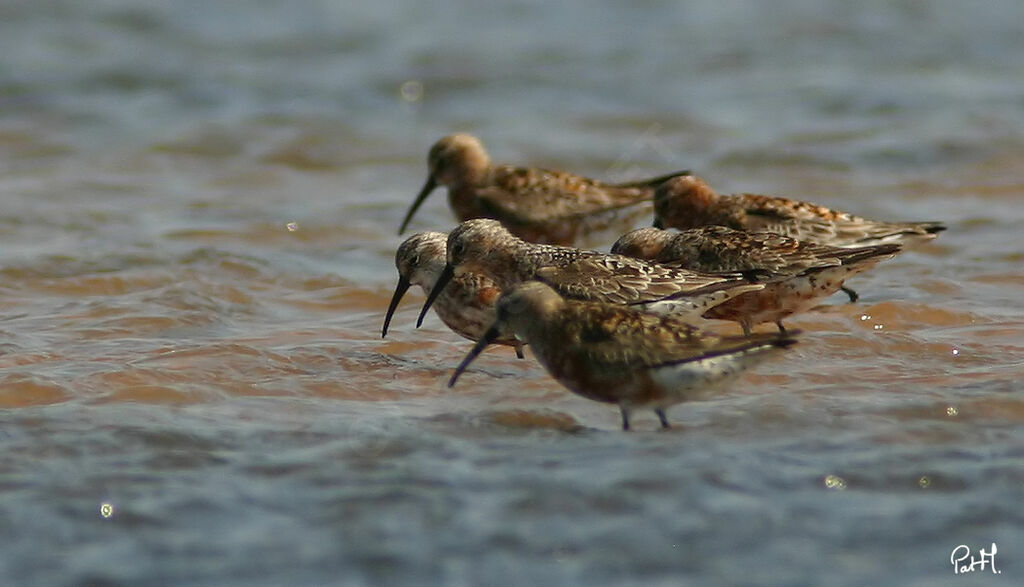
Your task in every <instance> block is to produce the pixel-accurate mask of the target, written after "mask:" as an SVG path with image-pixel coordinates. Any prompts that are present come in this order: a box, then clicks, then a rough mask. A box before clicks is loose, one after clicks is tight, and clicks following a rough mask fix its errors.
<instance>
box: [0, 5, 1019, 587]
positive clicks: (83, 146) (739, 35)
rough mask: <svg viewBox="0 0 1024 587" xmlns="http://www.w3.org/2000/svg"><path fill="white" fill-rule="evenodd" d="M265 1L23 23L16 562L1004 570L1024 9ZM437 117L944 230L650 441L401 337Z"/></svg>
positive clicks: (550, 576) (685, 571)
mask: <svg viewBox="0 0 1024 587" xmlns="http://www.w3.org/2000/svg"><path fill="white" fill-rule="evenodd" d="M249 4H250V5H249V6H247V7H246V8H244V9H243V8H237V7H235V6H234V5H230V6H229V5H227V3H209V2H192V1H187V2H176V3H141V2H129V1H127V0H123V1H118V0H110V1H106V2H99V3H94V2H90V3H83V2H70V1H66V2H62V1H49V2H27V1H22V2H7V3H4V4H3V6H0V80H2V84H0V201H2V202H3V216H2V217H0V251H2V257H0V335H2V336H0V543H2V544H3V545H4V547H3V548H2V549H0V584H4V585H26V584H52V585H61V584H66V585H79V584H124V585H138V584H153V583H170V584H210V585H213V584H216V585H228V584H246V585H254V584H265V585H280V584H310V585H312V584H330V583H335V584H342V583H343V584H346V585H353V584H381V583H385V584H388V583H409V582H423V583H445V584H481V583H518V584H525V583H531V584H584V583H586V584H638V583H643V584H673V585H675V584H681V583H692V584H742V583H748V584H779V585H790V584H835V585H847V584H849V585H862V584H869V583H910V584H922V585H923V584H928V585H933V584H941V583H950V584H952V583H954V582H957V584H960V583H962V582H963V580H972V579H973V580H974V581H978V582H984V583H985V584H999V583H1003V584H1012V583H1016V582H1018V581H1019V577H1020V576H1021V574H1022V573H1024V566H1022V565H1021V563H1020V561H1021V560H1022V557H1024V546H1022V545H1024V515H1022V513H1021V508H1020V503H1022V502H1024V425H1022V424H1024V396H1022V394H1021V391H1022V387H1024V385H1022V384H1021V383H1020V382H1019V379H1020V374H1021V366H1020V365H1021V364H1022V363H1024V337H1022V336H1021V333H1022V330H1024V312H1022V311H1021V302H1020V300H1021V299H1022V298H1024V272H1022V270H1021V263H1022V261H1024V249H1022V245H1021V242H1022V241H1021V239H1020V236H1019V234H1018V231H1019V226H1020V225H1021V223H1022V221H1024V200H1022V195H1024V171H1022V169H1024V138H1022V137H1024V102H1022V101H1021V95H1022V89H1024V75H1022V73H1021V71H1020V63H1021V59H1022V57H1024V34H1022V33H1024V31H1022V30H1021V28H1022V25H1021V23H1024V8H1022V7H1021V5H1019V3H1016V2H1009V1H1005V2H989V3H985V4H984V5H983V6H981V7H973V8H972V9H971V10H969V11H968V10H964V9H963V8H962V6H961V4H959V3H956V2H909V1H908V2H897V3H892V2H869V3H867V4H864V3H859V4H857V5H856V6H854V5H853V4H849V3H845V2H838V1H835V2H810V1H806V2H801V1H790V2H785V3H772V5H771V8H769V7H768V5H767V4H765V5H762V4H761V3H753V2H750V3H741V4H730V5H729V6H723V5H722V4H721V3H719V2H696V3H686V4H685V6H682V5H677V3H673V2H661V1H652V2H646V3H642V4H640V5H631V6H626V5H623V6H619V5H617V4H611V3H609V4H608V5H601V6H600V7H597V6H593V5H591V4H586V5H584V3H582V2H570V3H563V7H560V8H551V7H547V6H544V5H541V4H534V3H529V2H520V3H514V4H508V5H505V6H503V7H497V8H496V7H484V6H478V5H477V4H476V3H472V2H444V3H430V4H425V5H423V6H415V7H398V6H392V5H389V4H387V3H374V4H373V5H372V6H370V5H368V6H363V7H360V8H353V7H351V6H349V3H346V2H331V1H328V0H322V1H313V0H309V1H305V2H279V1H271V0H268V1H265V2H260V3H249ZM453 130H468V131H471V132H474V133H476V134H478V135H479V136H480V137H481V138H482V139H483V140H484V141H485V143H486V144H488V145H489V146H490V149H491V151H492V154H493V155H494V157H495V158H496V159H497V160H499V161H509V162H523V163H527V162H529V163H535V164H542V165H545V166H550V167H562V168H567V169H572V170H576V171H579V172H583V173H587V174H591V175H595V176H601V177H608V178H612V179H625V178H629V177H635V176H640V175H655V174H658V173H663V172H666V171H670V170H674V169H679V168H686V167H689V168H692V169H694V170H697V171H698V172H699V173H700V174H702V175H703V176H705V177H706V178H708V180H709V181H710V182H711V183H712V185H715V186H716V187H718V188H719V189H720V190H722V191H725V192H731V191H743V190H755V191H761V192H767V193H777V194H787V195H791V196H794V197H799V198H802V199H811V200H814V201H817V202H820V203H823V204H827V205H833V206H836V207H839V208H842V209H845V210H849V211H852V212H855V213H859V214H862V215H865V216H868V217H879V218H892V219H912V220H942V221H944V222H946V223H947V224H948V225H949V230H948V231H947V232H946V233H943V234H942V235H941V237H940V238H939V239H938V241H937V242H936V243H934V244H932V245H929V246H926V247H923V248H921V249H919V250H916V251H910V252H908V253H905V254H903V255H901V256H899V257H897V258H896V259H894V260H892V261H889V262H886V263H884V264H882V265H880V266H879V267H878V268H877V269H876V270H874V271H873V272H871V273H870V274H868V275H864V276H861V277H858V278H856V279H855V280H853V281H852V282H851V283H850V285H851V286H852V287H854V288H855V289H857V290H858V291H859V292H860V293H861V294H862V298H861V301H860V302H859V303H857V304H847V303H844V298H843V296H841V295H840V296H835V297H833V298H831V299H830V300H829V303H828V305H825V306H823V307H821V308H819V309H818V311H815V312H813V313H809V314H807V315H804V316H801V317H799V318H795V319H793V320H792V321H791V325H792V326H794V327H798V328H801V329H803V330H804V334H803V336H802V344H800V345H797V346H796V347H794V349H792V350H791V351H790V352H788V353H787V354H786V355H784V356H782V357H780V358H779V359H778V360H775V361H772V362H770V363H766V364H764V365H762V366H760V367H758V368H757V369H755V370H754V371H752V372H751V373H750V374H748V375H747V376H745V377H744V378H743V379H742V380H741V382H740V383H738V384H737V385H736V386H735V387H734V388H733V389H732V390H731V391H730V392H729V393H727V394H725V395H723V396H722V397H721V398H716V399H714V400H710V401H703V402H695V403H692V404H687V405H682V406H678V407H676V408H674V409H672V410H671V411H670V413H669V417H670V419H671V420H672V421H673V422H674V423H675V424H676V427H675V428H674V429H673V430H671V431H668V432H662V431H658V430H657V421H656V420H655V419H654V417H653V415H651V414H638V415H637V416H636V428H637V430H636V431H634V432H631V433H628V434H624V433H622V432H621V431H619V430H618V425H619V420H618V413H617V411H616V410H615V409H614V408H611V407H609V406H606V405H601V404H596V403H592V402H588V401H587V400H584V399H581V398H578V397H575V396H572V395H570V394H568V393H567V392H565V391H563V390H562V389H561V388H560V387H559V386H558V385H557V384H555V383H554V382H553V381H551V380H550V379H549V378H548V377H547V376H546V375H545V373H544V372H543V370H542V369H541V368H540V367H539V366H538V365H537V364H536V363H535V362H534V361H533V360H532V359H531V360H526V361H519V360H516V359H515V358H514V355H513V354H512V353H511V352H510V351H509V350H508V349H495V350H492V351H489V352H488V353H486V354H485V355H484V356H483V357H481V359H479V360H478V361H477V362H476V363H475V364H474V366H473V368H472V369H471V370H470V371H469V372H468V373H467V374H466V375H465V376H464V377H463V378H462V379H461V380H460V383H459V385H458V386H457V387H456V388H455V389H453V390H449V389H448V388H446V387H445V385H444V383H445V381H446V380H447V378H448V376H449V375H450V373H451V370H452V369H453V368H454V366H455V365H457V364H458V362H459V361H460V360H461V358H462V357H463V355H464V354H465V352H466V351H467V350H468V348H469V344H468V343H467V342H466V341H464V340H462V339H461V338H459V337H457V336H456V335H454V334H452V333H450V332H449V331H447V330H446V329H445V328H444V326H443V325H442V324H441V323H440V321H439V320H437V319H436V317H433V316H431V317H430V318H429V319H428V320H427V322H426V323H425V324H424V327H423V328H421V329H419V330H416V329H414V328H413V321H414V320H415V315H416V312H417V311H418V309H419V304H420V302H421V301H422V296H420V295H418V294H412V295H410V296H408V297H409V300H408V301H406V302H405V303H404V304H403V306H402V308H401V310H400V311H399V312H398V314H396V317H395V320H394V322H393V326H392V329H391V332H390V333H389V335H388V338H387V339H384V340H381V339H380V335H379V333H380V326H381V322H382V320H383V312H384V309H385V308H386V307H387V303H388V300H389V298H390V296H391V291H392V288H393V287H394V284H395V282H396V280H397V275H396V272H395V269H394V264H393V254H394V250H395V248H396V247H397V245H398V243H399V242H401V238H399V237H397V236H396V235H395V231H396V229H397V227H398V224H399V222H400V220H401V217H402V214H403V213H404V212H405V208H406V206H407V205H408V204H409V202H410V201H411V198H412V196H413V195H414V194H415V193H416V191H417V190H418V188H419V187H420V184H421V183H422V181H423V180H424V179H425V165H424V159H425V157H426V151H427V149H428V147H429V145H430V144H431V143H432V142H433V141H434V140H436V139H437V138H439V137H440V136H442V135H444V134H446V133H449V132H452V131H453ZM453 223H454V222H453V219H452V217H451V215H450V213H449V212H448V211H447V209H446V205H445V203H444V197H443V196H442V195H441V194H440V193H439V194H437V195H435V196H433V197H432V198H431V199H430V200H429V201H428V203H427V204H426V205H425V206H424V208H423V209H422V210H421V211H420V213H419V214H418V215H417V217H416V219H415V220H414V222H413V225H412V229H413V230H428V229H442V230H447V229H449V228H450V227H451V226H452V225H453ZM601 244H602V246H607V245H609V244H610V243H601ZM727 328H728V327H727ZM993 542H994V543H996V544H997V545H998V555H997V557H996V564H997V567H998V569H999V570H1000V571H1001V573H1000V574H998V575H996V574H992V573H991V572H990V571H988V570H986V571H985V572H984V573H982V572H976V573H975V575H974V577H972V578H971V579H967V578H965V577H957V576H955V575H954V574H953V567H952V565H951V564H950V553H951V552H952V550H953V549H954V548H955V547H956V546H957V545H959V544H966V545H969V546H970V547H971V549H972V550H973V551H974V552H975V553H976V552H977V550H978V549H979V548H988V547H989V545H990V544H991V543H993Z"/></svg>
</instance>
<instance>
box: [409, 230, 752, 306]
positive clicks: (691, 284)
mask: <svg viewBox="0 0 1024 587" xmlns="http://www.w3.org/2000/svg"><path fill="white" fill-rule="evenodd" d="M464 272H474V273H481V274H483V275H486V276H487V277H488V278H490V279H492V280H494V282H495V283H497V284H498V287H500V288H501V289H502V290H509V289H511V288H512V287H514V286H516V285H519V284H520V283H522V282H524V281H527V280H530V279H539V280H541V281H544V282H545V283H548V284H549V285H551V286H552V287H554V288H555V289H557V290H558V291H559V293H561V294H562V295H565V296H568V297H572V298H580V299H589V300H598V301H604V302H610V303H618V304H626V305H630V306H634V307H637V308H638V309H644V310H648V311H653V312H658V313H675V314H680V315H685V314H692V315H693V316H692V317H691V318H692V319H694V320H698V321H699V315H700V314H701V313H702V312H704V311H705V310H707V309H708V308H710V307H712V306H714V305H715V304H718V303H721V302H724V301H725V300H727V299H729V298H731V297H734V296H736V295H739V294H740V293H743V292H746V291H754V290H758V289H762V288H763V287H764V286H763V285H761V284H751V283H750V282H749V281H747V280H746V279H745V278H744V277H743V276H742V275H739V274H735V275H731V274H720V275H705V274H701V273H696V272H693V271H689V270H686V269H679V268H670V267H665V266H663V265H658V264H656V263H648V262H646V261H641V260H637V259H632V258H630V257H625V256H621V255H607V254H603V253H598V252H596V251H587V250H583V249H576V248H572V247H563V246H556V245H538V244H534V243H528V242H526V241H524V240H522V239H520V238H517V237H515V236H514V235H512V234H511V233H509V231H508V230H506V229H505V228H504V227H503V226H502V225H501V223H499V222H498V221H496V220H490V219H475V220H467V221H465V222H463V223H461V224H460V225H459V226H458V227H456V228H455V230H453V231H452V232H451V233H450V234H449V235H448V265H447V267H446V268H445V271H444V272H443V273H442V274H441V277H440V278H439V282H438V284H436V285H435V288H434V289H435V291H437V292H438V293H440V292H441V291H442V289H440V288H442V287H443V286H444V283H445V281H444V280H446V279H450V278H451V277H452V276H453V275H461V274H463V273H464ZM432 295H433V294H432ZM431 303H432V300H431V297H428V298H427V302H426V304H424V307H423V308H424V309H423V311H422V312H421V316H422V315H423V313H425V312H426V309H427V308H429V307H430V304H431Z"/></svg>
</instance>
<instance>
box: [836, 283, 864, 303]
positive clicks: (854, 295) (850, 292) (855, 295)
mask: <svg viewBox="0 0 1024 587" xmlns="http://www.w3.org/2000/svg"><path fill="white" fill-rule="evenodd" d="M839 289H841V290H843V292H844V293H846V295H848V296H850V303H851V304H852V303H853V302H856V301H857V300H859V299H860V294H858V293H857V292H855V291H853V290H852V289H850V288H848V287H846V286H845V285H844V286H843V287H841V288H839Z"/></svg>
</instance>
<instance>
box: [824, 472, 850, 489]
mask: <svg viewBox="0 0 1024 587" xmlns="http://www.w3.org/2000/svg"><path fill="white" fill-rule="evenodd" d="M825 487H827V488H829V489H836V490H842V489H846V479H843V478H842V477H840V476H839V475H826V476H825Z"/></svg>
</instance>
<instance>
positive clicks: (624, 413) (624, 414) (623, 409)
mask: <svg viewBox="0 0 1024 587" xmlns="http://www.w3.org/2000/svg"><path fill="white" fill-rule="evenodd" d="M619 411H620V412H622V429H623V430H629V409H628V408H626V406H623V405H620V406H619Z"/></svg>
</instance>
